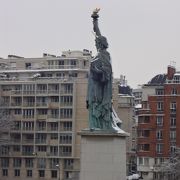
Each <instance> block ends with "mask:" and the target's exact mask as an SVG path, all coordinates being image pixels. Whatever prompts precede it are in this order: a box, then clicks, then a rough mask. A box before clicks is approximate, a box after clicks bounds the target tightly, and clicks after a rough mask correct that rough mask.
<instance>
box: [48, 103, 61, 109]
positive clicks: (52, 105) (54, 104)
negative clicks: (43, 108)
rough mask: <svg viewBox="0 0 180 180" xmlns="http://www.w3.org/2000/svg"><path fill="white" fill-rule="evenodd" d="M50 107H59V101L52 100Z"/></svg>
mask: <svg viewBox="0 0 180 180" xmlns="http://www.w3.org/2000/svg"><path fill="white" fill-rule="evenodd" d="M49 108H50V109H51V108H59V102H51V103H49Z"/></svg>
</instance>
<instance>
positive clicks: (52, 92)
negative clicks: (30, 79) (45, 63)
mask: <svg viewBox="0 0 180 180" xmlns="http://www.w3.org/2000/svg"><path fill="white" fill-rule="evenodd" d="M48 94H53V95H59V90H52V89H49V90H48Z"/></svg>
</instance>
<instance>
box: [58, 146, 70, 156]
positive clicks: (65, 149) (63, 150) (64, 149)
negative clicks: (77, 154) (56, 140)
mask: <svg viewBox="0 0 180 180" xmlns="http://www.w3.org/2000/svg"><path fill="white" fill-rule="evenodd" d="M59 151H60V156H71V153H72V147H71V146H60V147H59Z"/></svg>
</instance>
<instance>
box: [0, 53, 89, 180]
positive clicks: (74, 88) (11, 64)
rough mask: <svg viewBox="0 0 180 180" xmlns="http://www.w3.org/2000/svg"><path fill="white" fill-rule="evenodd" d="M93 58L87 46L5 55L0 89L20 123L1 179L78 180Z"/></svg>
mask: <svg viewBox="0 0 180 180" xmlns="http://www.w3.org/2000/svg"><path fill="white" fill-rule="evenodd" d="M91 57H92V55H91V52H89V51H88V50H83V51H66V52H63V53H62V55H61V56H54V55H49V54H43V57H42V58H23V57H18V56H14V55H9V56H8V58H7V59H0V93H1V97H2V99H3V101H4V102H5V107H6V108H8V109H9V113H10V114H11V115H12V117H13V120H14V122H15V126H14V128H13V130H12V131H11V132H10V136H11V139H12V145H11V146H10V147H9V148H6V149H5V150H3V151H2V152H1V154H0V160H1V163H0V166H1V172H0V179H3V180H6V179H8V180H11V179H18V180H21V179H23V180H25V179H33V180H38V179H45V180H50V179H60V180H66V179H78V177H79V162H80V160H79V157H80V136H78V135H77V132H78V131H80V130H81V129H84V128H86V127H87V126H88V122H87V117H88V115H87V113H88V112H87V110H86V104H85V99H86V91H87V80H88V76H87V74H88V70H89V63H90V59H91Z"/></svg>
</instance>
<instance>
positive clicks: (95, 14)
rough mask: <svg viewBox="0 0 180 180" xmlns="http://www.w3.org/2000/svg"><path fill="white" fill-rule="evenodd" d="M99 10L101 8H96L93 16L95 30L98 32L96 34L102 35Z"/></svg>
mask: <svg viewBox="0 0 180 180" xmlns="http://www.w3.org/2000/svg"><path fill="white" fill-rule="evenodd" d="M99 11H100V9H99V8H96V9H95V10H94V11H93V13H92V15H91V17H92V18H93V30H94V32H95V33H96V36H101V32H100V30H99V27H98V18H99V14H98V12H99Z"/></svg>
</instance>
